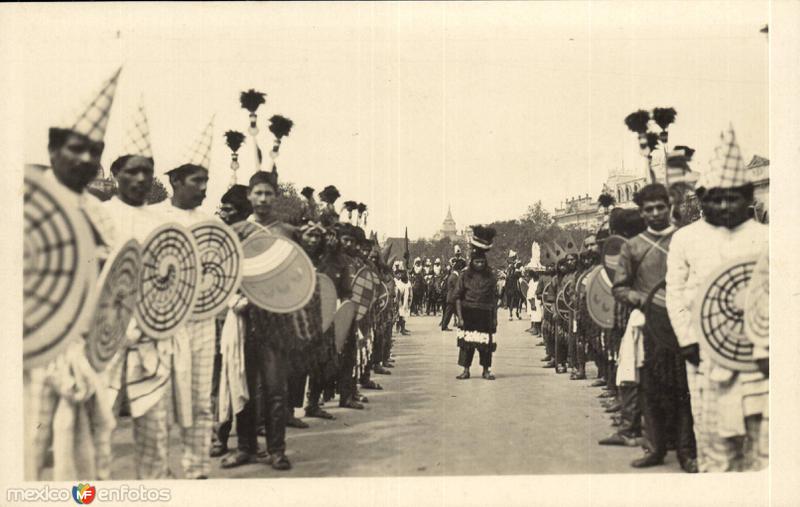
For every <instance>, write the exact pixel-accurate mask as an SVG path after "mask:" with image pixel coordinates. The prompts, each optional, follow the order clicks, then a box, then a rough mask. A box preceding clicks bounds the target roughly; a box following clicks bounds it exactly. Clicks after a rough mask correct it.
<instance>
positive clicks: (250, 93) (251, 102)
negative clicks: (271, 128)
mask: <svg viewBox="0 0 800 507" xmlns="http://www.w3.org/2000/svg"><path fill="white" fill-rule="evenodd" d="M266 97H267V94H266V93H261V92H259V91H256V90H254V89H252V88H250V89H249V90H247V91H246V92H242V93H241V94H240V95H239V104H241V106H242V109H246V110H247V111H249V112H250V128H248V129H247V133H248V134H250V136H251V137H252V138H253V149H254V150H255V157H256V171H260V170H261V148H259V147H258V137H257V136H258V124H257V119H258V116H257V115H256V111H258V108H259V106H261V104H264V103H265V102H266V101H267V99H266Z"/></svg>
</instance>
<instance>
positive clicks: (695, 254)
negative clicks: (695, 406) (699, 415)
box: [666, 220, 769, 437]
mask: <svg viewBox="0 0 800 507" xmlns="http://www.w3.org/2000/svg"><path fill="white" fill-rule="evenodd" d="M768 241H769V235H768V228H767V226H766V225H763V224H760V223H758V222H756V221H755V220H748V221H746V222H744V223H743V224H741V225H739V226H738V227H735V228H733V229H728V228H727V227H716V226H713V225H711V224H709V223H707V222H705V221H704V220H698V221H697V222H694V223H692V224H690V225H688V226H686V227H683V228H681V229H679V230H678V231H677V232H675V234H674V236H673V238H672V242H671V244H670V249H669V255H668V256H667V275H666V281H667V290H666V292H667V294H666V299H667V311H668V312H669V318H670V321H671V322H672V327H673V328H674V329H675V334H676V335H677V337H678V343H679V344H680V345H681V346H687V345H691V344H694V343H698V344H699V345H700V366H699V367H697V368H695V367H694V366H692V365H691V364H687V367H686V368H687V378H688V381H689V385H690V389H692V390H693V391H695V390H698V389H699V390H706V389H707V390H709V391H711V392H713V393H714V399H716V404H717V406H718V410H717V412H718V414H719V418H720V420H719V421H716V426H715V427H716V428H717V431H718V432H719V434H720V436H722V437H732V436H737V435H744V432H745V428H744V422H743V421H744V417H746V416H748V415H751V414H759V413H762V412H763V411H764V410H765V409H766V404H767V402H768V399H767V398H768V394H769V383H768V382H769V380H768V379H766V378H765V377H764V376H763V374H761V372H758V371H756V372H750V373H739V372H736V371H733V370H730V369H728V368H726V367H724V366H723V365H721V364H719V363H717V362H715V361H714V359H713V358H712V357H711V356H710V354H709V353H708V350H707V345H706V343H705V341H704V340H703V339H701V337H700V336H699V334H698V333H699V331H697V330H696V329H695V327H694V326H693V325H692V311H693V309H694V306H695V305H696V304H699V302H698V301H697V300H696V298H697V290H698V286H699V285H700V284H702V283H703V282H704V281H705V280H706V278H708V276H710V275H711V273H712V272H713V271H714V270H716V269H718V268H719V267H720V266H721V265H722V264H723V263H725V262H727V261H731V260H733V259H736V258H738V257H742V256H752V257H757V256H758V254H759V253H760V252H761V251H762V249H764V248H765V247H766V246H767V244H768ZM756 354H758V351H756ZM762 355H763V354H758V355H756V357H760V356H762ZM693 401H694V400H693Z"/></svg>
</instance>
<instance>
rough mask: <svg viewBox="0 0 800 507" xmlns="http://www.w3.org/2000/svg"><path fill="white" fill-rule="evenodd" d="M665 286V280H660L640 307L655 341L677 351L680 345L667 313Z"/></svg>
mask: <svg viewBox="0 0 800 507" xmlns="http://www.w3.org/2000/svg"><path fill="white" fill-rule="evenodd" d="M666 287H667V282H666V280H661V282H659V283H658V284H657V285H656V286H655V287H653V290H651V291H650V294H648V295H647V299H646V300H645V303H644V306H643V307H642V310H643V312H644V317H645V320H644V325H645V329H646V330H647V332H648V334H649V336H652V337H653V341H654V342H655V343H657V344H658V345H660V346H662V347H663V348H666V349H669V350H672V351H675V352H677V351H678V350H680V345H678V338H677V337H676V336H675V330H674V329H672V322H671V321H670V320H669V314H668V313H667V299H666V295H667V291H666Z"/></svg>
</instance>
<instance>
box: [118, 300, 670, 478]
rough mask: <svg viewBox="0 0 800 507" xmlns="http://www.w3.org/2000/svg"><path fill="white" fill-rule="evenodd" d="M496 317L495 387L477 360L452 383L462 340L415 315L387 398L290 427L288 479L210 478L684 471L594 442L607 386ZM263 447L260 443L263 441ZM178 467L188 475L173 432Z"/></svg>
mask: <svg viewBox="0 0 800 507" xmlns="http://www.w3.org/2000/svg"><path fill="white" fill-rule="evenodd" d="M500 315H501V318H500V322H499V330H498V344H499V345H498V349H497V353H496V354H495V355H494V366H493V370H494V372H495V374H496V375H497V380H495V381H487V380H484V379H482V378H481V376H480V371H481V370H480V366H479V365H478V359H477V357H476V358H475V363H474V364H473V368H472V375H473V377H472V378H471V379H469V380H456V378H455V377H456V375H458V373H459V372H460V370H461V369H460V368H459V367H458V365H457V364H456V359H457V356H458V349H457V348H456V345H455V342H456V338H455V334H454V332H445V333H443V332H441V331H440V330H439V329H438V327H437V324H438V322H439V318H438V317H436V318H434V317H412V318H411V319H410V320H409V324H408V329H409V330H410V331H411V333H412V334H411V335H408V336H396V337H395V339H396V340H397V341H396V343H395V349H394V350H395V352H394V355H395V359H396V361H397V363H396V367H395V368H394V369H393V370H392V375H390V376H389V375H374V377H373V378H375V380H376V381H377V382H379V383H381V384H382V385H383V386H384V388H385V390H384V391H369V390H363V391H362V392H363V393H364V394H365V395H366V396H368V397H369V403H368V404H367V405H366V407H367V408H366V410H364V411H363V412H362V411H358V410H348V409H342V408H339V407H338V406H336V403H335V402H334V403H330V402H329V403H327V404H326V405H325V409H326V410H329V411H330V412H331V413H332V414H334V415H335V416H336V420H334V421H326V420H321V419H309V418H304V419H303V420H304V421H306V422H308V423H309V424H310V426H311V427H310V428H309V429H304V430H301V429H294V428H288V429H287V441H288V444H289V445H288V456H289V458H290V459H291V460H292V464H293V469H292V470H291V471H289V472H277V471H275V470H272V469H271V468H270V467H269V466H266V465H265V464H263V463H254V464H249V465H244V466H241V467H239V468H235V469H228V470H226V469H221V468H220V466H219V459H212V467H213V468H212V474H211V477H213V478H228V477H248V478H259V477H264V478H268V477H336V476H349V477H370V476H372V477H377V476H383V477H386V476H440V475H492V474H578V473H583V474H585V473H634V472H637V473H659V472H660V473H664V472H673V473H679V472H681V470H680V467H679V466H678V463H677V460H676V458H675V454H674V452H670V453H669V454H668V456H667V458H666V461H665V464H664V465H663V466H658V467H653V468H647V469H634V468H631V467H630V462H631V461H633V460H634V459H636V458H638V457H640V456H641V455H642V451H641V450H640V449H639V448H632V447H604V446H600V445H598V444H597V441H598V440H599V439H601V438H603V437H605V436H607V435H608V434H610V433H611V426H610V419H609V417H608V414H605V413H604V412H603V409H602V407H601V405H600V403H599V401H600V400H598V399H597V395H598V394H599V393H600V392H601V390H600V389H599V388H591V387H589V383H590V380H583V381H570V380H569V378H568V375H556V374H555V373H554V372H553V370H552V369H544V368H542V367H541V364H542V362H541V361H540V359H541V358H542V357H544V347H536V346H535V343H536V342H537V341H538V340H539V339H538V338H535V337H532V336H531V335H530V334H528V333H526V332H524V330H525V329H526V328H527V327H528V325H529V322H528V321H527V320H523V321H519V320H514V321H513V322H509V321H508V320H507V317H505V315H506V314H504V313H503V312H502V310H501V314H500ZM593 376H594V371H593V368H591V369H590V372H589V377H590V378H592V377H593ZM301 414H302V412H301V411H300V410H298V411H297V415H298V416H301ZM259 440H260V445H261V446H263V445H264V441H263V437H260V438H259ZM114 444H115V446H117V447H118V448H119V449H120V453H119V455H118V456H117V457H116V458H115V460H114V465H113V470H112V476H113V478H114V479H133V478H134V477H135V474H134V467H133V454H132V451H133V444H132V431H131V425H130V419H128V418H125V419H122V420H121V421H120V426H119V427H118V429H117V430H116V431H115V434H114ZM234 446H235V438H232V439H231V447H234ZM170 469H171V470H173V471H178V474H180V469H181V467H180V445H179V435H178V433H177V429H175V430H173V434H172V443H171V446H170Z"/></svg>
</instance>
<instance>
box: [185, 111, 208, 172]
mask: <svg viewBox="0 0 800 507" xmlns="http://www.w3.org/2000/svg"><path fill="white" fill-rule="evenodd" d="M213 135H214V117H213V116H212V117H211V120H209V122H208V124H207V125H206V128H205V129H203V132H202V133H201V134H200V137H199V138H198V139H197V140H196V141H195V143H194V144H193V145H192V147H191V149H190V150H189V154H188V155H187V156H186V161H187V162H188V163H190V164H194V165H199V166H201V167H205V168H206V169H210V166H211V140H212V137H213Z"/></svg>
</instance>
